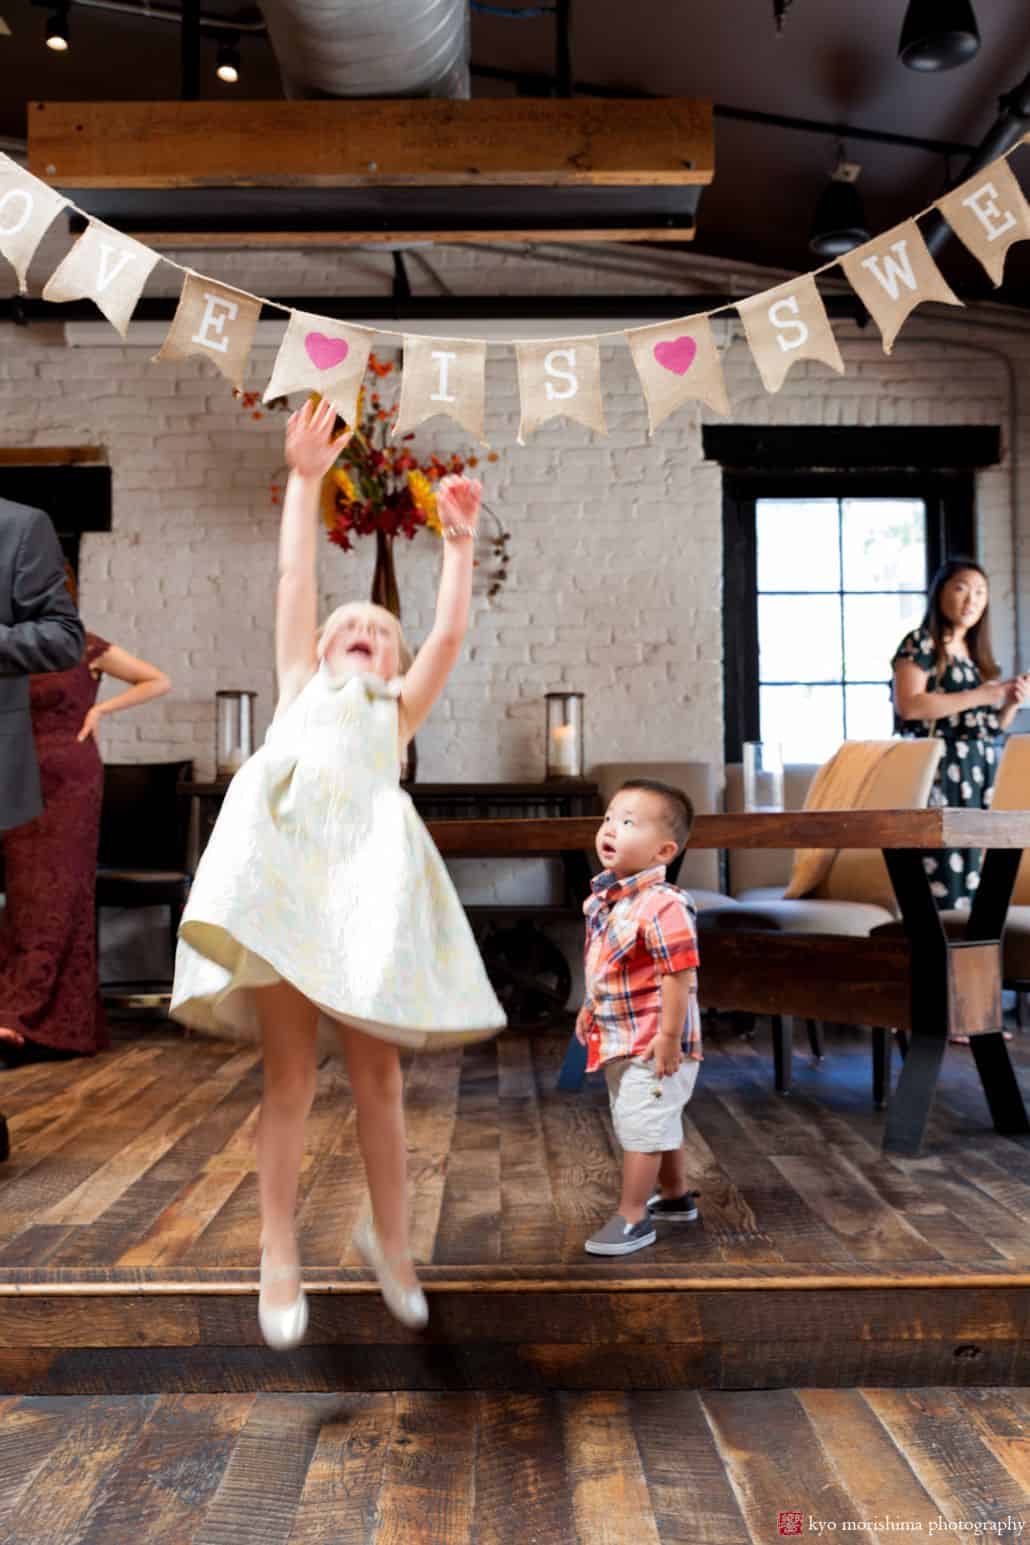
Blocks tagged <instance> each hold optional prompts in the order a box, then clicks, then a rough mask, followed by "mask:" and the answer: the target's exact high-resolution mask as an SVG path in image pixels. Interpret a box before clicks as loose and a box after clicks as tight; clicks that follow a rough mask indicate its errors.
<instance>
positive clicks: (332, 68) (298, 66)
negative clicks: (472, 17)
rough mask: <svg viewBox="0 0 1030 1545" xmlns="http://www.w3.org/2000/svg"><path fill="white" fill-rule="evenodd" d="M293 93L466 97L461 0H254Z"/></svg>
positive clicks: (466, 47)
mask: <svg viewBox="0 0 1030 1545" xmlns="http://www.w3.org/2000/svg"><path fill="white" fill-rule="evenodd" d="M260 3H261V10H262V11H263V13H264V17H265V21H266V23H267V25H268V35H269V38H270V40H271V43H272V47H273V49H274V50H275V55H276V58H277V59H278V61H279V68H280V70H281V71H282V78H283V90H284V92H285V94H286V95H287V96H288V97H292V98H309V99H311V98H324V97H467V96H469V94H470V92H469V44H468V4H467V0H260Z"/></svg>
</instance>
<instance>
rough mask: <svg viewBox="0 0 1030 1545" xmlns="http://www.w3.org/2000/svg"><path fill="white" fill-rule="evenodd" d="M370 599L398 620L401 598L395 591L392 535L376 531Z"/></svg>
mask: <svg viewBox="0 0 1030 1545" xmlns="http://www.w3.org/2000/svg"><path fill="white" fill-rule="evenodd" d="M372 600H373V601H374V602H375V604H376V606H382V607H384V608H385V609H386V611H388V612H392V613H393V615H394V616H395V617H396V618H397V619H398V620H399V619H400V615H401V598H400V596H399V595H398V593H397V575H396V573H395V571H394V567H393V537H392V536H387V534H386V532H385V531H377V532H376V566H375V572H374V573H373V575H372Z"/></svg>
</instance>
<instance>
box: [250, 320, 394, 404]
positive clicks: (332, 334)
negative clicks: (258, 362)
mask: <svg viewBox="0 0 1030 1545" xmlns="http://www.w3.org/2000/svg"><path fill="white" fill-rule="evenodd" d="M374 338H375V333H374V332H371V331H370V330H369V328H367V327H351V326H350V324H349V323H346V322H332V321H330V320H329V318H328V317H320V316H314V315H313V314H312V313H311V312H309V311H291V312H290V323H289V326H288V327H287V329H286V335H285V337H284V338H283V341H282V343H281V344H280V345H279V353H278V354H277V355H276V357H275V365H274V367H273V370H272V379H271V380H270V381H269V383H268V386H267V388H266V390H265V401H266V402H272V401H273V399H274V398H276V397H286V396H288V395H289V394H290V392H306V391H312V392H318V393H320V395H321V396H323V397H328V399H329V401H330V402H331V403H332V405H333V407H334V408H335V409H336V411H337V413H338V414H339V415H340V417H341V418H342V419H343V420H345V422H346V423H347V424H355V423H356V422H357V417H358V392H359V391H360V390H361V383H362V381H363V380H364V377H365V370H366V367H367V365H368V356H369V354H370V353H371V350H372V343H373V340H374Z"/></svg>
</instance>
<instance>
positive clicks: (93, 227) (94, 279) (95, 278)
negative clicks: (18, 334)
mask: <svg viewBox="0 0 1030 1545" xmlns="http://www.w3.org/2000/svg"><path fill="white" fill-rule="evenodd" d="M156 263H157V253H156V252H152V251H151V250H150V248H149V247H144V246H141V244H140V243H139V242H138V241H133V239H132V237H131V236H123V235H122V233H121V232H120V231H112V230H111V228H110V226H107V225H102V224H101V223H100V221H99V220H91V221H90V223H89V225H88V226H87V228H86V230H85V232H84V233H83V235H81V236H80V237H79V239H78V241H77V242H76V243H75V245H74V247H73V248H72V250H71V251H70V252H69V254H68V256H67V257H66V258H65V259H64V261H63V263H61V264H60V265H59V266H58V267H57V268H56V269H55V270H54V272H53V274H52V275H51V276H50V279H49V280H48V281H47V284H46V286H45V288H44V290H43V299H44V300H54V301H66V300H83V299H88V300H91V301H93V302H94V303H95V304H96V305H97V306H98V307H99V309H100V310H101V311H102V312H103V313H104V315H105V317H106V318H107V320H108V321H109V322H110V324H111V326H112V327H115V328H117V330H118V332H120V333H121V335H122V337H123V338H124V337H125V334H126V332H127V330H128V326H129V321H130V319H131V317H132V313H133V312H134V311H135V309H136V302H137V301H138V300H139V298H140V296H141V295H142V293H143V286H144V285H145V284H146V282H147V280H148V278H149V277H150V274H151V271H152V270H153V268H154V266H155V265H156Z"/></svg>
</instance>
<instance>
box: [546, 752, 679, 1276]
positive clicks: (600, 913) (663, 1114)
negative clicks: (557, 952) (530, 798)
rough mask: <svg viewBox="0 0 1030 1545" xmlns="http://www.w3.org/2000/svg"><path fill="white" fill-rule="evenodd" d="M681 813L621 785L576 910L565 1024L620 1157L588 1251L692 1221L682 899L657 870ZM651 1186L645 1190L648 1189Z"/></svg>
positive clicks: (625, 1248) (655, 796)
mask: <svg viewBox="0 0 1030 1545" xmlns="http://www.w3.org/2000/svg"><path fill="white" fill-rule="evenodd" d="M693 819H694V810H693V806H692V805H691V803H690V800H689V799H688V798H687V796H686V795H685V794H684V793H682V792H681V791H680V790H679V789H674V788H671V787H670V786H669V785H668V784H665V783H657V782H654V781H653V780H651V779H648V778H638V779H635V780H633V781H632V782H628V783H624V784H623V785H622V787H621V788H620V789H619V790H618V791H617V793H616V794H615V797H614V798H613V799H612V801H611V804H610V805H609V806H608V810H607V813H606V814H605V817H604V820H603V822H602V823H601V827H600V830H599V831H598V833H597V838H596V848H597V853H598V857H599V858H600V859H601V862H602V863H603V864H604V871H603V873H601V874H599V875H598V876H597V877H596V879H595V880H594V882H593V895H592V896H591V897H590V899H589V900H588V901H587V902H586V903H585V904H584V907H583V911H584V913H585V914H586V920H587V936H586V998H585V1001H584V1004H583V1007H582V1009H581V1010H580V1012H579V1017H578V1018H577V1020H576V1036H577V1039H578V1040H579V1041H580V1042H581V1043H582V1044H583V1045H584V1046H586V1048H587V1069H588V1071H592V1070H593V1069H594V1068H599V1067H603V1068H604V1070H605V1075H606V1077H607V1080H608V1097H609V1100H610V1102H611V1111H612V1121H613V1123H614V1126H615V1135H616V1137H617V1138H618V1140H619V1144H620V1146H621V1148H622V1150H623V1160H622V1196H621V1198H620V1200H619V1209H618V1211H617V1212H616V1213H615V1214H614V1216H613V1217H611V1218H610V1219H609V1220H608V1222H607V1223H606V1224H605V1225H604V1227H603V1228H601V1229H599V1230H598V1232H597V1233H596V1234H594V1235H593V1236H592V1237H591V1238H590V1239H588V1240H587V1242H586V1249H587V1250H588V1251H589V1253H590V1254H591V1255H629V1254H631V1253H632V1252H633V1251H634V1250H643V1249H644V1248H645V1247H646V1246H647V1245H652V1244H654V1242H655V1239H656V1237H657V1235H656V1232H655V1219H658V1218H666V1219H675V1220H679V1221H692V1220H693V1219H695V1218H696V1217H697V1204H696V1200H695V1198H696V1193H695V1192H692V1191H688V1190H687V1171H686V1152H685V1149H684V1144H683V1107H684V1106H685V1105H686V1103H687V1101H688V1100H689V1099H690V1096H691V1094H692V1093H693V1090H694V1084H695V1081H696V1079H697V1073H698V1067H699V1066H700V1063H701V1060H702V1056H701V1015H700V1011H699V1009H698V1001H697V966H698V952H697V930H696V920H695V912H694V906H693V903H692V902H691V900H690V897H689V896H688V895H687V894H686V892H685V891H681V890H679V889H677V887H676V886H674V885H669V884H667V883H666V879H665V869H666V865H667V864H670V863H671V862H672V860H673V859H674V858H675V857H676V854H677V853H678V852H679V851H680V850H681V848H682V847H683V846H684V844H685V843H686V840H687V838H688V837H689V835H690V828H691V824H692V822H693ZM656 1183H657V1190H656Z"/></svg>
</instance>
